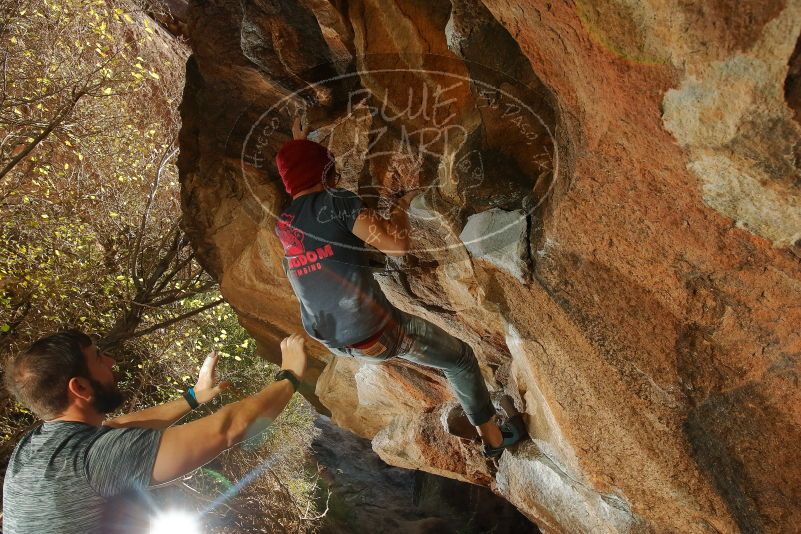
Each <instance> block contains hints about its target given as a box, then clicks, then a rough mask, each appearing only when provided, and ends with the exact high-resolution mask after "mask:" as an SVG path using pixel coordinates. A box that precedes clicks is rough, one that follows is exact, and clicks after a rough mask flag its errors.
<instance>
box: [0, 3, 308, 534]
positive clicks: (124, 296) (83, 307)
mask: <svg viewBox="0 0 801 534" xmlns="http://www.w3.org/2000/svg"><path fill="white" fill-rule="evenodd" d="M0 43H1V44H0V49H2V50H3V51H4V52H3V54H0V61H1V62H2V63H0V75H2V80H0V85H2V89H3V90H2V93H0V356H2V357H3V358H5V357H6V356H8V355H9V354H12V353H14V352H15V351H17V350H20V349H22V348H24V347H25V346H26V345H27V344H29V343H30V342H32V341H33V340H35V339H37V338H38V337H41V336H43V335H46V334H49V333H52V332H54V331H57V330H60V329H63V328H66V327H77V328H81V329H82V330H84V331H86V332H88V333H91V334H94V335H97V336H98V338H99V339H102V340H104V341H105V342H108V343H110V344H112V345H113V347H112V350H111V352H112V353H113V354H114V355H115V356H116V358H117V360H118V367H119V369H118V374H119V380H120V387H121V388H122V389H123V390H124V391H126V392H128V393H129V398H128V401H127V403H126V406H125V407H124V409H125V410H126V411H131V410H136V409H141V408H145V407H148V406H152V405H153V404H156V403H159V402H163V401H166V400H169V399H173V398H175V397H176V396H177V395H178V393H179V391H183V390H184V389H186V387H188V386H189V385H192V384H193V383H194V381H195V380H196V379H197V374H198V370H199V366H200V363H201V362H202V359H203V357H204V356H205V354H206V353H207V352H209V351H211V350H218V351H220V352H221V353H222V358H221V359H220V364H219V371H220V374H221V377H222V378H223V379H227V380H230V381H232V382H233V383H234V385H235V387H236V392H231V393H226V394H225V395H224V399H223V401H224V402H228V401H231V400H233V399H235V398H236V395H242V394H245V393H247V392H253V391H254V390H256V389H258V388H261V387H262V386H263V385H264V384H266V383H268V382H269V381H271V380H272V375H273V374H274V372H275V368H274V366H271V365H270V364H269V363H267V362H266V361H265V360H263V359H262V358H260V357H259V356H258V354H257V353H256V347H255V343H254V341H253V340H252V339H251V338H250V337H249V336H248V335H247V332H245V330H244V329H243V328H242V327H241V326H240V325H239V323H238V321H237V318H236V314H235V313H234V311H233V310H232V309H231V308H230V307H228V306H227V305H225V304H219V302H220V301H221V298H220V295H219V292H218V289H217V287H216V284H215V283H214V281H213V280H212V279H211V278H210V277H209V276H208V275H207V274H206V273H204V272H203V270H202V269H201V268H200V266H199V264H198V263H197V261H196V260H195V258H194V252H193V251H192V249H191V247H190V246H189V242H188V240H187V238H186V236H184V235H183V233H182V232H181V230H180V228H179V224H178V223H179V220H180V217H181V213H180V205H179V185H178V173H177V168H176V166H175V155H176V152H177V150H176V146H175V144H176V138H177V132H178V129H179V127H180V117H179V116H178V112H177V108H178V104H179V102H180V98H181V93H182V88H183V65H184V63H185V60H186V57H187V54H188V50H187V48H186V47H185V46H184V45H182V44H181V43H179V42H177V41H176V40H175V39H174V38H172V37H170V36H168V35H166V34H165V33H164V32H163V31H162V30H161V29H159V28H158V27H157V26H156V25H155V23H154V22H152V21H151V20H150V19H149V18H148V17H147V15H146V14H144V13H143V12H141V11H140V10H138V9H136V8H134V7H133V6H132V5H129V4H127V3H126V2H124V1H118V0H30V1H28V0H26V1H24V2H23V1H17V2H14V1H9V2H2V3H0ZM35 423H36V420H35V418H34V417H33V416H32V414H30V413H29V412H28V411H27V410H25V408H24V407H22V406H20V405H19V404H17V403H16V402H14V401H13V400H12V399H10V398H8V397H7V395H6V394H5V392H3V393H2V395H0V440H2V441H0V450H2V452H3V455H2V456H3V463H4V461H5V457H6V456H7V455H8V453H9V452H10V450H11V447H13V445H14V444H15V442H16V440H17V439H18V438H19V437H20V435H21V433H22V432H24V431H25V430H26V429H27V428H29V427H30V426H31V425H33V424H35ZM313 433H314V432H313V424H312V411H311V409H310V407H309V406H308V405H307V404H306V403H305V402H303V401H302V399H300V398H299V396H298V398H296V399H295V400H293V402H292V404H291V406H290V408H289V409H287V410H286V411H285V412H284V414H282V416H281V417H280V418H279V419H278V421H276V423H275V424H274V426H273V427H272V429H271V430H270V431H269V432H267V433H266V434H265V436H263V437H262V438H261V439H260V440H257V442H253V443H250V444H249V445H248V447H244V448H238V449H236V450H234V451H231V452H229V453H226V455H224V456H223V457H221V458H220V459H218V461H217V462H216V463H215V464H214V466H211V468H212V469H214V471H215V472H217V473H220V474H221V476H222V477H225V479H226V480H228V481H229V482H235V481H237V480H239V479H240V478H241V477H243V476H245V475H246V474H247V473H248V472H250V470H251V469H252V468H253V467H255V466H258V465H260V464H261V462H262V461H263V459H264V458H265V457H267V456H269V455H270V454H272V452H274V451H276V450H280V451H281V453H280V458H281V460H280V462H278V463H276V464H275V465H272V466H271V469H270V471H269V472H266V471H265V472H264V473H262V475H260V476H259V477H257V480H255V481H254V482H253V483H252V484H251V485H249V486H248V487H247V488H246V489H245V490H243V492H242V496H237V497H234V499H233V500H232V501H230V502H229V503H228V504H229V505H230V506H232V507H236V508H237V509H239V510H240V511H242V513H238V514H237V525H239V526H240V527H241V526H242V525H245V524H247V523H248V521H250V522H251V523H253V524H255V523H254V522H257V521H267V520H268V518H265V517H266V516H264V511H263V510H261V509H255V508H253V506H251V503H252V502H259V503H262V504H264V505H265V506H266V505H268V504H269V503H270V502H275V503H277V505H278V504H280V506H281V507H286V506H287V505H289V506H291V509H292V510H296V512H292V513H291V514H289V515H286V514H284V515H282V516H281V517H280V518H279V517H274V518H273V519H271V521H273V524H274V525H275V526H276V528H279V527H280V528H290V526H291V529H292V530H306V529H308V528H310V527H311V526H313V524H314V522H313V521H303V522H301V521H300V519H299V518H300V517H302V515H303V514H306V515H313V514H314V510H313V503H312V501H311V496H312V494H313V493H314V487H315V482H314V475H313V474H308V473H306V471H305V469H304V467H303V466H304V464H305V461H306V456H305V455H306V449H307V447H308V444H309V441H310V439H311V436H313ZM217 480H218V482H219V480H221V479H219V478H218V479H217ZM185 482H186V483H187V484H195V485H196V486H197V487H198V488H200V489H201V490H202V492H203V495H205V497H206V498H208V499H213V498H215V497H216V495H215V492H218V493H219V491H222V490H223V488H222V487H219V486H218V482H214V477H213V476H210V475H208V474H203V473H197V474H195V475H194V476H193V477H190V478H189V479H187V480H186V481H185ZM167 491H169V490H167ZM245 495H246V497H244V496H245ZM309 510H311V512H309ZM251 512H252V513H251ZM249 514H250V515H249ZM268 515H269V514H268ZM301 523H303V524H301ZM219 528H220V529H223V530H224V529H225V528H228V526H226V525H225V524H224V522H222V523H220V526H219ZM220 531H222V530H220ZM240 531H243V530H240Z"/></svg>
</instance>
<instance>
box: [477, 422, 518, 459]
mask: <svg viewBox="0 0 801 534" xmlns="http://www.w3.org/2000/svg"><path fill="white" fill-rule="evenodd" d="M501 435H502V436H503V441H502V442H501V444H500V445H498V446H497V447H490V446H489V445H488V444H486V443H485V444H484V450H483V452H484V456H486V457H487V458H499V457H500V456H501V453H503V450H504V449H506V448H508V447H511V446H512V445H514V444H515V443H517V442H518V441H520V440H522V439H523V438H526V437H528V432H527V431H526V425H525V423H523V417H522V416H521V415H520V414H519V413H518V414H515V415H513V416H512V417H510V418H508V419H507V420H506V421H505V422H504V423H503V424H502V425H501Z"/></svg>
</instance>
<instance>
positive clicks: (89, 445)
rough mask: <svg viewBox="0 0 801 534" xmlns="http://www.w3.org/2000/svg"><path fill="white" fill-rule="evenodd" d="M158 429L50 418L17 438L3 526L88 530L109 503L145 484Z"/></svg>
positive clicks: (98, 527) (9, 532) (99, 523)
mask: <svg viewBox="0 0 801 534" xmlns="http://www.w3.org/2000/svg"><path fill="white" fill-rule="evenodd" d="M161 434H162V433H161V431H160V430H152V429H147V428H108V427H99V428H98V427H95V426H92V425H87V424H85V423H78V422H61V421H55V422H50V423H44V424H42V425H41V426H40V427H38V428H36V429H35V430H33V431H31V432H29V433H28V434H26V435H25V437H23V438H22V440H21V441H20V442H19V443H18V444H17V447H16V448H15V449H14V452H13V453H12V454H11V460H10V461H9V463H8V469H7V470H6V477H5V481H4V483H3V515H4V517H3V533H4V534H50V533H53V534H73V533H74V534H93V533H100V532H108V531H109V530H110V529H109V528H105V527H104V521H103V519H104V516H105V517H107V516H108V513H109V510H107V506H108V503H109V502H110V500H111V499H113V498H114V497H117V496H119V495H122V494H124V493H127V492H130V491H133V490H138V489H143V488H147V486H148V484H150V476H151V473H152V471H153V464H154V462H155V461H156V453H157V452H158V448H159V442H160V440H161Z"/></svg>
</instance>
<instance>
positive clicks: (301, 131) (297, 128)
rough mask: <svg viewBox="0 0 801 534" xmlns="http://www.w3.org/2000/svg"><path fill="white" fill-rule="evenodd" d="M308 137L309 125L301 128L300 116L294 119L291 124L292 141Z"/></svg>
mask: <svg viewBox="0 0 801 534" xmlns="http://www.w3.org/2000/svg"><path fill="white" fill-rule="evenodd" d="M308 135H309V125H308V124H307V125H306V127H305V128H304V127H303V124H302V121H301V117H300V115H297V116H296V117H295V122H293V123H292V139H306V136H308Z"/></svg>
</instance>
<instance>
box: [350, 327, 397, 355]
mask: <svg viewBox="0 0 801 534" xmlns="http://www.w3.org/2000/svg"><path fill="white" fill-rule="evenodd" d="M390 322H391V321H390ZM388 327H389V323H387V325H386V326H385V327H384V328H382V329H381V330H379V331H378V332H376V333H375V334H373V335H372V336H370V337H368V338H367V339H365V340H363V341H359V342H358V343H353V344H352V345H345V346H346V347H347V348H349V349H366V348H367V347H370V346H372V345H374V344H375V342H376V341H378V340H379V339H380V338H381V336H382V335H383V334H384V332H386V331H387V328H388Z"/></svg>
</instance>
